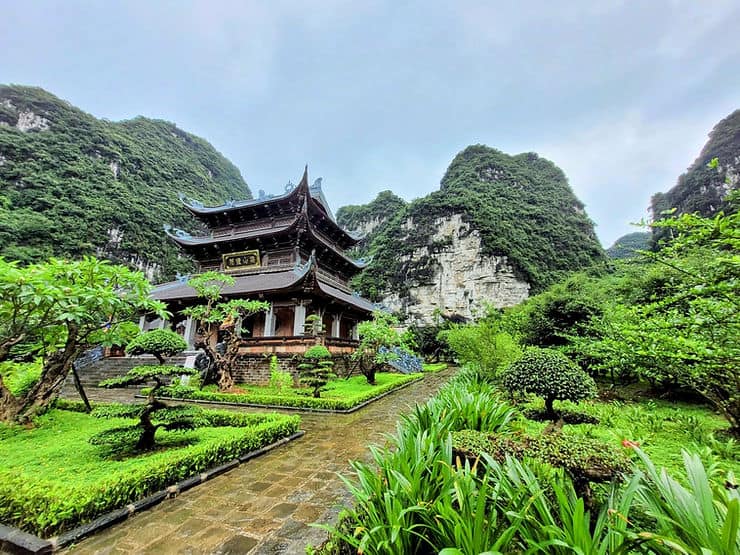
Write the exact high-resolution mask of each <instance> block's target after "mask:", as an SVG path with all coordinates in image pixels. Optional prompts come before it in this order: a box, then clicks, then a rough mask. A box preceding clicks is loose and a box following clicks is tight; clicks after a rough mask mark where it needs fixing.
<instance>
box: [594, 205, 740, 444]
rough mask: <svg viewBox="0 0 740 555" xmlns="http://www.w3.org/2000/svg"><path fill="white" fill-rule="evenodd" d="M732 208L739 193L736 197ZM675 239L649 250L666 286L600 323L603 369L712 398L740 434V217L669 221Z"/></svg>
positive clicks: (622, 305)
mask: <svg viewBox="0 0 740 555" xmlns="http://www.w3.org/2000/svg"><path fill="white" fill-rule="evenodd" d="M728 202H729V203H730V206H731V208H734V207H735V206H737V203H738V196H737V195H731V197H730V198H728ZM653 226H655V227H659V228H663V229H668V230H670V232H671V233H672V234H673V236H674V238H673V240H672V241H671V243H670V245H668V246H666V247H665V248H663V249H662V250H660V251H658V252H655V253H645V256H646V257H648V259H649V260H651V261H652V262H653V264H654V265H655V267H656V270H655V272H659V273H660V275H661V280H660V287H658V288H655V289H654V293H653V294H652V295H651V296H649V297H647V298H644V299H642V300H641V302H639V303H637V304H627V303H617V304H616V306H615V307H614V308H613V309H612V310H610V311H609V312H608V314H606V315H605V317H604V318H603V319H601V320H598V321H597V322H596V323H595V325H596V326H598V327H599V332H600V333H601V339H600V340H598V341H594V342H593V349H594V350H595V351H597V352H598V354H599V355H600V356H601V357H602V364H603V365H610V364H611V365H615V366H616V365H625V366H629V367H631V368H634V369H635V371H636V372H639V375H640V376H641V377H643V378H645V379H648V380H650V381H652V382H653V383H658V384H666V383H675V384H677V385H679V386H681V387H686V388H690V389H692V390H694V391H696V392H697V393H699V394H700V395H702V396H703V397H704V398H706V399H707V400H708V401H709V402H710V403H712V405H714V407H715V408H716V409H717V410H718V411H719V412H720V413H721V414H722V415H723V416H724V417H725V418H726V419H727V421H728V422H729V423H730V427H731V432H732V433H733V434H735V435H740V373H739V372H738V368H740V256H739V255H738V253H739V252H740V214H738V212H734V213H732V214H724V213H721V212H720V213H719V214H716V215H715V216H712V217H702V216H699V215H696V214H683V215H681V216H678V217H674V218H669V219H665V220H661V221H660V222H656V223H654V224H653Z"/></svg>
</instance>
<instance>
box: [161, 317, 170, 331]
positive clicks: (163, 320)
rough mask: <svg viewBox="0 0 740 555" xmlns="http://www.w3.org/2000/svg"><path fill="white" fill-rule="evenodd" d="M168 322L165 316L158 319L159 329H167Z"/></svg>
mask: <svg viewBox="0 0 740 555" xmlns="http://www.w3.org/2000/svg"><path fill="white" fill-rule="evenodd" d="M168 322H169V320H167V319H166V318H164V319H162V320H160V321H159V329H161V330H164V329H167V323H168Z"/></svg>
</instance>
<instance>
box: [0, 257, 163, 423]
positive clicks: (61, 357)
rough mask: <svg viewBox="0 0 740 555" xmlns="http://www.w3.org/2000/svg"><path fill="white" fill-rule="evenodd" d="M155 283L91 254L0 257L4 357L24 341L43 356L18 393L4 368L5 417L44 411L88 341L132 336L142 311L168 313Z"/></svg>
mask: <svg viewBox="0 0 740 555" xmlns="http://www.w3.org/2000/svg"><path fill="white" fill-rule="evenodd" d="M150 288H151V286H150V285H149V282H148V281H147V280H146V278H145V277H144V275H143V274H142V273H140V272H133V271H131V270H129V269H127V268H124V267H122V266H115V265H112V264H110V263H108V262H105V261H100V260H96V259H95V258H91V257H86V258H84V259H82V260H79V261H74V262H69V261H63V260H58V259H51V260H49V261H48V262H45V263H40V264H32V265H30V266H27V267H21V266H20V265H19V264H17V263H14V262H6V261H5V260H3V259H1V258H0V363H1V362H4V361H6V360H11V359H13V358H14V356H15V354H14V353H15V349H18V348H19V347H21V346H25V350H26V351H28V350H30V351H32V352H35V353H37V354H38V355H39V356H41V357H42V364H43V368H42V371H41V376H40V378H39V380H38V381H37V382H36V383H35V384H34V386H33V387H31V388H29V389H27V390H26V391H25V392H24V394H23V395H18V396H16V395H14V394H13V393H12V392H11V391H10V390H9V389H8V388H7V387H6V385H5V384H4V383H3V381H2V377H1V376H0V420H5V421H9V420H19V421H20V420H27V419H29V418H31V417H32V416H34V415H35V414H38V413H40V412H42V411H43V410H44V409H45V408H46V407H48V405H49V404H50V403H51V402H52V401H53V400H54V399H55V398H56V397H57V395H58V394H59V390H60V389H61V387H62V384H63V383H64V380H65V378H66V377H67V375H68V374H69V372H70V370H73V367H72V363H73V362H74V361H75V360H76V359H77V357H78V356H79V355H80V354H81V353H82V352H83V351H84V350H85V349H88V348H90V347H91V346H94V345H101V344H102V345H113V344H124V343H126V342H127V339H128V337H129V336H130V335H129V334H130V333H131V329H132V324H131V322H130V319H131V318H132V317H134V316H135V315H136V314H137V313H140V312H148V311H152V312H155V313H156V314H158V315H159V316H162V317H164V316H165V315H166V312H165V310H164V305H163V304H162V303H160V302H158V301H154V300H152V299H150V298H149V291H150ZM133 327H134V328H135V326H133Z"/></svg>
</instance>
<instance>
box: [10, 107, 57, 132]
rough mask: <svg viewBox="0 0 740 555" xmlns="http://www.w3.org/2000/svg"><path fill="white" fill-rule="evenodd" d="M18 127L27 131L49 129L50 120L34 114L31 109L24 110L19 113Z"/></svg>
mask: <svg viewBox="0 0 740 555" xmlns="http://www.w3.org/2000/svg"><path fill="white" fill-rule="evenodd" d="M15 127H16V129H18V130H20V131H23V132H24V133H25V132H28V131H45V130H47V129H49V120H48V119H46V118H45V117H43V116H39V115H38V114H34V113H33V112H32V111H31V110H24V111H22V112H21V113H20V114H18V123H16V124H15Z"/></svg>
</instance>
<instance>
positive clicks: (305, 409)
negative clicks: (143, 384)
mask: <svg viewBox="0 0 740 555" xmlns="http://www.w3.org/2000/svg"><path fill="white" fill-rule="evenodd" d="M425 377H426V374H421V375H420V376H419V377H418V378H416V379H415V380H409V381H407V382H404V383H402V384H400V385H399V386H398V387H394V388H393V389H390V390H388V391H384V392H383V393H380V394H379V395H376V396H375V397H372V398H370V399H367V400H365V401H363V402H361V403H359V404H357V405H355V406H353V407H350V408H348V409H319V408H312V407H296V406H288V405H260V404H257V403H237V402H234V401H211V400H208V399H188V398H185V397H156V398H157V399H158V400H160V401H177V402H180V403H195V404H200V405H216V406H218V405H221V406H225V407H249V408H256V409H273V410H287V411H293V412H306V413H319V414H321V413H323V414H352V413H353V412H356V411H358V410H360V409H363V408H365V407H366V406H367V405H369V404H370V403H374V402H375V401H378V400H379V399H382V398H383V397H385V396H386V395H390V394H391V393H395V392H396V391H400V390H401V389H404V388H405V387H408V386H410V385H411V384H415V383H418V382H420V381H422V380H423V379H424V378H425ZM134 398H135V399H146V398H147V397H146V395H141V394H139V393H137V394H136V395H134Z"/></svg>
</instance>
